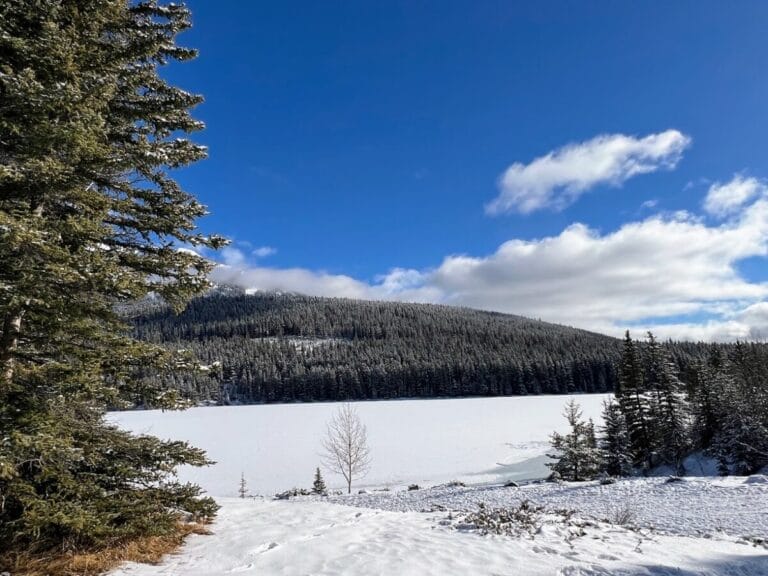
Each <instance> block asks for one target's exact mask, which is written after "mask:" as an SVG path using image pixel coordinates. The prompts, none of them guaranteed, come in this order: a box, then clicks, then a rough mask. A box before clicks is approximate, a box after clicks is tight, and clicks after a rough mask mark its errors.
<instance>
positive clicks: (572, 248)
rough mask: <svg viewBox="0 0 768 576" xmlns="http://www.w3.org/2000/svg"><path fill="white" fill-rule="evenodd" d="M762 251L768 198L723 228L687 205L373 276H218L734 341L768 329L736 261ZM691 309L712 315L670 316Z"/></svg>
mask: <svg viewBox="0 0 768 576" xmlns="http://www.w3.org/2000/svg"><path fill="white" fill-rule="evenodd" d="M766 255H768V199H766V198H760V199H758V200H756V201H754V202H753V203H752V204H751V205H749V206H747V207H746V208H744V209H743V210H742V212H741V213H740V214H739V215H738V217H736V218H733V219H730V220H728V221H726V222H722V223H719V224H717V225H708V224H706V223H705V222H704V221H702V220H701V219H699V218H697V217H695V216H692V215H690V214H688V213H685V212H679V213H676V214H672V215H667V216H660V215H656V216H652V217H650V218H647V219H644V220H641V221H637V222H630V223H627V224H624V225H623V226H621V227H620V228H619V229H618V230H615V231H613V232H610V233H606V234H601V233H600V232H599V231H597V230H594V229H591V228H589V227H587V226H585V225H583V224H578V223H577V224H573V225H571V226H569V227H567V228H566V229H565V230H563V231H562V232H561V233H559V234H558V235H555V236H551V237H547V238H541V239H537V240H510V241H508V242H505V243H504V244H502V245H501V246H500V247H499V248H498V249H497V250H496V251H495V252H494V253H493V254H490V255H487V256H468V255H454V256H449V257H447V258H445V259H444V260H443V262H442V263H441V264H440V265H439V266H437V267H435V268H433V269H428V270H409V269H400V268H398V269H394V270H392V271H391V272H389V273H388V274H384V275H382V276H380V277H377V278H376V279H375V281H374V282H364V281H361V280H358V279H355V278H352V277H350V276H345V275H338V274H329V273H325V272H314V271H310V270H305V269H275V268H265V267H259V266H242V265H239V264H236V263H237V262H239V258H237V257H234V258H233V257H232V255H231V254H230V255H229V257H228V259H227V262H228V264H227V265H223V266H220V267H218V268H217V270H216V271H215V272H214V279H215V280H216V281H219V282H230V283H235V284H238V285H241V286H243V287H246V288H251V289H259V290H282V291H295V292H302V293H306V294H311V295H322V296H337V297H350V298H367V299H382V300H406V301H416V302H440V303H446V304H455V305H463V306H470V307H475V308H482V309H488V310H497V311H500V312H509V313H514V314H520V315H523V316H528V317H533V318H541V319H543V320H547V321H551V322H557V323H562V324H568V325H571V326H577V327H580V328H586V329H591V330H595V331H599V332H603V333H608V334H613V335H620V334H621V333H622V332H623V330H624V329H625V328H627V327H631V328H632V329H633V331H636V332H638V333H642V331H644V330H645V329H646V328H652V329H653V330H654V332H656V333H657V334H658V335H659V336H660V337H673V338H683V339H694V340H695V339H706V340H734V339H737V338H757V337H761V338H762V337H764V335H765V336H768V284H766V283H761V282H751V281H749V280H747V279H745V278H744V277H742V276H741V275H740V274H739V272H738V269H737V265H738V263H739V261H741V260H743V259H745V258H750V257H756V256H757V257H760V256H763V257H764V256H766ZM233 263H235V264H233ZM688 315H694V317H695V316H699V317H702V318H706V320H702V321H697V322H693V321H686V320H685V319H683V320H679V319H677V320H674V321H666V320H667V319H669V318H674V317H678V318H679V317H682V318H685V317H686V316H688Z"/></svg>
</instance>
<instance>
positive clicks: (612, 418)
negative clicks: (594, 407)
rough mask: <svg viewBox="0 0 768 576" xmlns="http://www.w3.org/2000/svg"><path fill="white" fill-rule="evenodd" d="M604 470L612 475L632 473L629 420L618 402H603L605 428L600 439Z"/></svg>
mask: <svg viewBox="0 0 768 576" xmlns="http://www.w3.org/2000/svg"><path fill="white" fill-rule="evenodd" d="M599 447H600V453H601V459H602V462H603V471H605V473H606V474H609V475H611V476H629V475H630V474H631V473H632V454H631V446H630V442H629V434H628V433H627V422H626V420H625V419H624V414H622V412H621V408H620V407H619V405H618V403H616V402H615V401H613V400H606V401H605V402H603V429H602V434H601V436H600V440H599Z"/></svg>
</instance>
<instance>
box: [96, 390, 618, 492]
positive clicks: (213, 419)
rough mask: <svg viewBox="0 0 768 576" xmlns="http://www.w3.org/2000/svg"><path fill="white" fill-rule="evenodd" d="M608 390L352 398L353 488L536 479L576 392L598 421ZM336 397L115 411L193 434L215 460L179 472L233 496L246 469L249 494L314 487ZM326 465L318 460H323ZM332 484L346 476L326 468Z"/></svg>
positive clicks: (126, 421)
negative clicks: (364, 462)
mask: <svg viewBox="0 0 768 576" xmlns="http://www.w3.org/2000/svg"><path fill="white" fill-rule="evenodd" d="M605 397H606V395H599V394H598V395H576V396H526V397H519V396H518V397H504V398H461V399H447V400H393V401H379V402H354V403H353V404H354V406H355V408H356V409H357V411H358V414H359V415H360V418H361V419H362V421H363V423H364V424H365V425H366V426H367V428H368V440H369V444H370V447H371V455H372V457H373V466H372V468H371V470H370V472H369V473H368V475H367V476H366V477H365V478H364V479H363V480H362V481H359V482H356V483H355V485H354V487H355V488H356V489H357V488H368V489H370V488H373V487H380V486H391V487H393V488H394V487H402V486H405V485H408V484H419V485H421V486H425V485H427V486H429V485H433V484H441V483H445V482H448V481H451V480H461V481H464V482H466V483H472V484H477V483H483V482H491V483H493V482H495V483H499V482H504V481H506V480H510V479H514V480H522V479H530V478H539V477H542V476H544V475H546V474H547V473H548V469H547V468H546V466H545V463H546V462H547V461H548V459H547V458H546V457H544V454H546V453H547V452H548V451H549V435H550V434H551V432H552V431H554V430H558V431H560V432H566V431H567V427H568V426H567V422H566V421H565V419H564V418H563V417H562V411H563V407H564V406H565V404H566V402H567V401H568V400H569V399H570V398H575V399H576V400H577V402H579V403H580V404H581V406H582V408H583V411H584V417H585V418H589V417H591V418H594V419H595V421H596V422H599V418H600V412H601V410H602V401H603V399H604V398H605ZM338 407H339V404H334V403H314V404H264V405H256V406H217V407H205V408H192V409H190V410H186V411H184V412H160V411H134V412H115V413H111V414H110V415H109V418H110V419H111V420H112V421H113V422H115V423H117V424H118V425H120V426H122V427H124V428H126V429H129V430H132V431H134V432H143V433H148V434H153V435H155V436H159V437H161V438H170V439H174V440H187V441H189V442H191V443H192V444H193V445H194V446H198V447H200V448H204V449H205V450H206V451H207V452H208V456H209V457H210V458H211V459H212V460H214V461H216V464H215V465H214V466H211V467H209V468H203V469H195V468H185V469H182V470H181V471H180V477H181V478H182V479H183V480H188V481H192V482H195V483H197V484H200V485H201V486H202V487H203V488H205V489H206V490H207V491H208V492H209V493H210V494H211V495H213V496H225V497H226V496H235V495H237V488H238V485H239V481H240V475H241V473H242V474H244V475H245V479H246V481H247V483H248V487H249V489H250V491H251V493H252V494H270V495H271V494H274V493H276V492H280V491H283V490H287V489H289V488H292V487H294V486H299V487H309V486H310V485H311V482H312V476H313V474H314V471H315V467H316V466H318V465H320V453H321V441H322V438H323V436H324V434H325V428H326V423H327V422H328V421H329V420H330V418H331V416H332V415H333V413H334V411H335V410H337V409H338ZM321 468H322V466H321ZM323 473H324V475H325V477H326V482H327V484H328V487H329V488H332V489H333V488H342V486H343V481H342V480H341V478H340V477H338V476H334V475H332V474H331V473H330V472H328V471H327V470H323Z"/></svg>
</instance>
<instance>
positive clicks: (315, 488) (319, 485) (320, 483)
mask: <svg viewBox="0 0 768 576" xmlns="http://www.w3.org/2000/svg"><path fill="white" fill-rule="evenodd" d="M312 492H314V493H315V494H319V495H321V496H325V495H326V494H327V493H328V489H327V488H326V487H325V480H323V475H322V474H320V467H319V466H318V467H317V469H316V470H315V481H314V482H313V483H312Z"/></svg>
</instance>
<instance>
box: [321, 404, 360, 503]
mask: <svg viewBox="0 0 768 576" xmlns="http://www.w3.org/2000/svg"><path fill="white" fill-rule="evenodd" d="M323 449H324V451H325V452H324V454H323V463H324V464H325V465H326V466H327V467H328V468H329V469H331V470H332V471H334V472H336V473H338V474H341V475H342V476H343V477H344V480H346V481H347V493H351V492H352V480H354V479H357V478H362V477H363V476H365V474H366V473H367V472H368V470H369V468H370V466H371V454H370V450H369V448H368V437H367V433H366V430H365V425H364V424H363V423H362V421H361V420H360V417H359V416H358V415H357V411H356V410H355V409H354V408H353V407H352V405H351V404H344V405H343V406H342V407H341V408H339V409H338V410H337V411H336V413H335V414H334V415H333V418H332V419H331V421H330V422H329V423H328V431H327V432H326V437H325V439H324V440H323Z"/></svg>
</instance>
